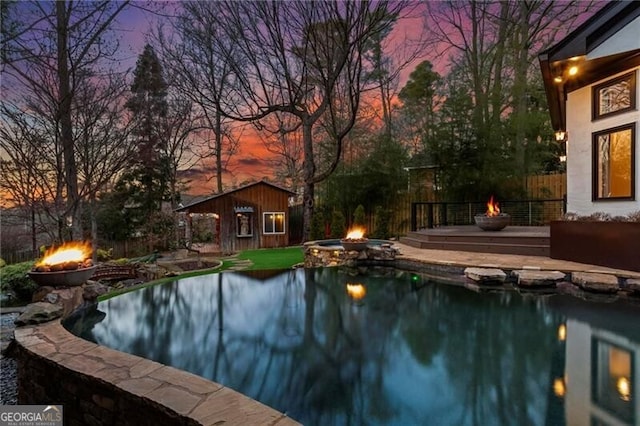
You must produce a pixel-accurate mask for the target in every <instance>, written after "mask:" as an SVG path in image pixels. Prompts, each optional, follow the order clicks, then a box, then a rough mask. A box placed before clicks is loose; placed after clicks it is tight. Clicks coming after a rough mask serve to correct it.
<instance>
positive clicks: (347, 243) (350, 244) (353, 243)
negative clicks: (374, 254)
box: [340, 238, 369, 251]
mask: <svg viewBox="0 0 640 426" xmlns="http://www.w3.org/2000/svg"><path fill="white" fill-rule="evenodd" d="M340 244H342V247H343V248H344V249H345V250H347V251H362V250H364V249H366V248H367V244H369V240H368V239H366V238H365V239H360V240H347V239H342V240H340Z"/></svg>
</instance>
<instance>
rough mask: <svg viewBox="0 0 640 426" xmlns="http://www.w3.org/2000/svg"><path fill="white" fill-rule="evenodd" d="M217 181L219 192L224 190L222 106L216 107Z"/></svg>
mask: <svg viewBox="0 0 640 426" xmlns="http://www.w3.org/2000/svg"><path fill="white" fill-rule="evenodd" d="M214 133H215V135H216V183H217V187H218V188H217V190H218V193H221V192H222V114H221V113H220V106H218V107H217V108H216V130H215V132H214Z"/></svg>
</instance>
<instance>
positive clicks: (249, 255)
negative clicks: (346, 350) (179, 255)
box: [98, 246, 304, 301]
mask: <svg viewBox="0 0 640 426" xmlns="http://www.w3.org/2000/svg"><path fill="white" fill-rule="evenodd" d="M238 259H241V260H250V261H251V262H252V263H253V264H252V265H251V267H249V268H248V269H249V270H259V269H289V268H291V267H293V265H295V264H298V263H302V262H303V261H304V253H303V251H302V247H300V246H295V247H286V248H276V249H257V250H245V251H243V252H240V254H238ZM231 266H233V261H231V260H229V259H225V260H223V262H222V266H220V267H219V268H212V269H207V270H201V271H194V272H187V273H184V274H180V276H179V278H181V279H182V278H188V277H193V276H198V275H204V274H210V273H212V272H222V271H225V270H227V269H229V268H230V267H231ZM175 279H176V277H167V278H161V279H159V280H156V281H150V282H146V283H144V284H140V285H137V286H133V287H129V288H124V289H120V290H115V291H112V292H110V293H108V294H105V295H102V296H100V297H98V300H99V301H103V300H107V299H110V298H112V297H114V296H117V295H120V294H123V293H128V292H130V291H134V290H138V289H140V288H143V287H149V286H152V285H158V284H162V283H165V282H167V281H172V280H175Z"/></svg>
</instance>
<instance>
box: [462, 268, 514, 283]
mask: <svg viewBox="0 0 640 426" xmlns="http://www.w3.org/2000/svg"><path fill="white" fill-rule="evenodd" d="M464 275H465V277H467V278H469V279H470V280H473V281H475V282H477V283H479V284H501V283H504V282H505V280H506V279H507V274H505V273H504V271H503V270H502V269H497V268H466V269H465V270H464Z"/></svg>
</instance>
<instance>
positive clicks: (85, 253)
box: [36, 241, 91, 266]
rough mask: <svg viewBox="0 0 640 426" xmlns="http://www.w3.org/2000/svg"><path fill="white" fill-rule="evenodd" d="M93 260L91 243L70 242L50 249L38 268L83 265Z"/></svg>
mask: <svg viewBox="0 0 640 426" xmlns="http://www.w3.org/2000/svg"><path fill="white" fill-rule="evenodd" d="M89 258H91V243H90V242H88V241H82V242H77V241H70V242H67V243H64V244H62V245H61V246H59V247H50V248H49V249H48V250H47V251H46V252H45V254H44V257H43V258H42V260H41V261H40V262H38V264H37V265H36V266H53V265H58V264H61V263H67V262H78V263H82V262H84V261H85V260H87V259H89Z"/></svg>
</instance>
